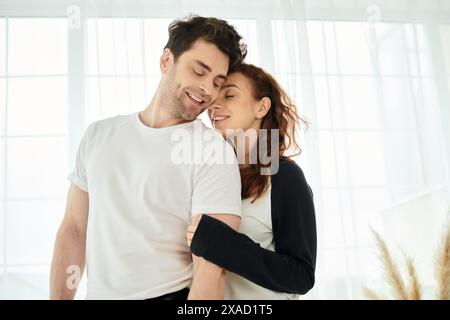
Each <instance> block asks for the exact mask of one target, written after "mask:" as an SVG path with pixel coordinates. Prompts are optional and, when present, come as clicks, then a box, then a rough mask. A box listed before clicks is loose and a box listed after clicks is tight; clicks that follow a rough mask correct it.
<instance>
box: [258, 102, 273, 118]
mask: <svg viewBox="0 0 450 320" xmlns="http://www.w3.org/2000/svg"><path fill="white" fill-rule="evenodd" d="M271 105H272V102H271V101H270V98H269V97H264V98H262V99H261V100H260V101H259V102H258V105H257V107H256V118H257V119H262V118H264V116H265V115H266V114H267V112H269V110H270V107H271Z"/></svg>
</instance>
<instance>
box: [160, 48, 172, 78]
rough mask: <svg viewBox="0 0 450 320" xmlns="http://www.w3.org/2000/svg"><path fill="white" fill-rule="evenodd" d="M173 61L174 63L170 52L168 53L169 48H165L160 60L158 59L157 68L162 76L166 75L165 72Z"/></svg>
mask: <svg viewBox="0 0 450 320" xmlns="http://www.w3.org/2000/svg"><path fill="white" fill-rule="evenodd" d="M173 61H174V58H173V54H172V51H170V49H169V48H165V49H164V51H163V54H162V56H161V58H160V59H159V68H160V70H161V73H162V74H165V73H167V71H168V70H169V69H170V66H171V65H172V63H173Z"/></svg>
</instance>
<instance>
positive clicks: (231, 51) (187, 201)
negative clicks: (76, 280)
mask: <svg viewBox="0 0 450 320" xmlns="http://www.w3.org/2000/svg"><path fill="white" fill-rule="evenodd" d="M245 55H246V48H245V45H243V44H242V43H241V37H240V35H239V34H238V33H237V32H236V30H235V29H234V28H233V27H231V26H230V25H229V24H228V23H227V22H225V21H223V20H218V19H215V18H204V17H190V18H188V19H186V20H180V21H174V22H173V23H172V24H171V25H170V27H169V40H168V42H167V44H166V47H165V49H164V52H163V54H162V56H161V58H160V69H161V74H162V77H161V80H160V83H159V86H158V88H157V90H156V92H155V95H154V97H153V99H152V101H151V102H150V104H149V106H148V107H147V108H146V109H145V110H144V111H142V112H139V113H135V114H131V115H125V116H117V117H114V118H110V119H106V120H101V121H97V122H95V123H93V124H91V125H90V126H89V127H88V129H87V130H86V133H85V135H84V137H83V139H82V141H81V144H80V147H79V150H78V153H77V158H76V164H75V168H74V170H73V172H72V173H71V175H70V176H69V179H70V181H71V182H72V184H71V186H70V189H69V193H68V198H67V206H66V212H65V216H64V219H63V222H62V224H61V226H60V228H59V230H58V234H57V239H56V242H55V248H54V255H53V261H52V267H51V281H50V282H51V283H50V285H51V298H52V299H71V298H73V297H74V295H75V291H76V289H73V288H71V287H70V285H68V281H67V280H68V276H69V274H68V272H69V273H70V272H71V271H70V270H77V268H78V270H79V273H80V274H81V273H82V272H83V270H84V265H85V261H86V265H87V277H88V283H87V299H150V298H161V299H185V298H186V296H187V294H188V293H189V298H190V299H216V298H218V299H220V298H222V295H223V287H224V282H225V278H224V270H222V269H221V268H219V267H218V266H216V265H213V264H211V263H209V262H207V261H206V260H203V259H202V258H198V257H195V258H196V259H195V261H196V263H195V270H194V271H195V272H194V275H193V264H192V259H191V255H190V252H189V249H188V247H187V245H186V238H185V234H186V228H187V226H188V224H189V222H190V219H191V215H195V214H213V215H214V217H215V218H217V219H220V220H222V221H223V222H225V223H227V224H228V225H230V226H231V227H232V228H234V229H237V228H238V227H239V222H240V177H239V169H238V166H237V162H235V163H233V164H220V163H217V162H214V161H210V160H211V159H208V157H207V156H204V155H203V157H200V159H201V161H200V162H198V163H181V164H180V163H175V162H174V161H173V152H172V151H173V149H174V147H175V146H176V142H174V141H173V138H171V137H172V134H173V133H174V132H175V130H183V132H185V133H186V134H187V135H190V136H191V137H192V138H193V139H194V140H195V139H198V138H196V137H195V135H194V126H199V125H200V126H202V128H203V129H204V130H212V129H208V128H206V127H205V126H204V125H203V124H202V123H201V121H200V120H198V119H196V117H197V116H198V115H199V114H200V113H201V112H203V111H204V110H205V109H206V108H208V106H209V105H210V104H211V103H212V102H213V101H214V100H215V99H216V97H217V96H218V93H219V89H220V86H221V84H222V83H223V82H224V81H225V80H226V75H227V73H228V71H229V69H232V68H233V67H234V66H236V65H237V64H239V63H240V62H242V60H243V59H244V57H245ZM215 134H216V135H215V136H214V139H213V141H212V143H213V144H215V145H216V147H218V148H219V149H220V148H222V149H224V148H225V149H226V148H231V147H230V146H229V145H227V144H226V142H224V140H223V139H222V137H221V136H220V135H219V134H218V133H215ZM195 142H196V143H198V141H195ZM191 283H192V287H191V290H190V292H189V290H188V287H190V286H191Z"/></svg>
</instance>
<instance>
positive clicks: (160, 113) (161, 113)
mask: <svg viewBox="0 0 450 320" xmlns="http://www.w3.org/2000/svg"><path fill="white" fill-rule="evenodd" d="M160 96H161V95H160V94H159V93H158V92H157V93H156V94H155V96H154V97H153V99H152V101H151V102H150V104H149V105H148V106H147V108H145V110H144V111H141V112H140V113H139V118H140V119H141V121H142V123H143V124H145V125H146V126H148V127H151V128H165V127H171V126H175V125H177V124H181V123H185V122H187V121H186V120H184V119H183V118H181V117H175V116H173V115H172V114H171V113H170V112H169V108H168V106H167V105H165V104H164V102H163V101H162V99H161V98H160Z"/></svg>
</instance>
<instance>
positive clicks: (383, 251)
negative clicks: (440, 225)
mask: <svg viewBox="0 0 450 320" xmlns="http://www.w3.org/2000/svg"><path fill="white" fill-rule="evenodd" d="M370 229H371V231H372V233H373V236H374V238H375V243H376V247H377V249H378V253H379V258H380V260H381V262H382V265H383V267H384V278H385V280H386V283H387V284H388V285H389V287H390V289H391V294H392V297H393V298H394V299H398V300H420V299H422V286H421V284H420V281H419V277H418V275H417V270H416V267H415V266H414V260H413V259H412V258H411V257H409V256H407V255H406V254H405V253H403V258H404V262H405V265H406V269H407V277H406V279H407V285H406V284H405V281H404V279H403V277H402V275H401V272H400V270H399V266H398V264H397V262H396V261H395V260H394V259H393V257H392V255H391V253H390V252H389V249H388V247H387V245H386V242H385V241H384V240H383V238H382V237H381V236H380V234H379V233H378V232H376V231H375V230H374V229H373V228H370ZM435 278H436V281H437V299H439V300H450V221H449V222H448V223H447V224H446V226H445V230H444V236H443V239H442V243H441V244H440V246H439V248H438V254H437V255H436V268H435ZM363 293H364V295H365V296H366V297H367V298H368V299H371V300H380V299H385V298H384V297H383V296H382V295H380V294H379V293H377V292H375V291H373V290H372V289H370V288H367V287H365V286H364V287H363Z"/></svg>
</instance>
